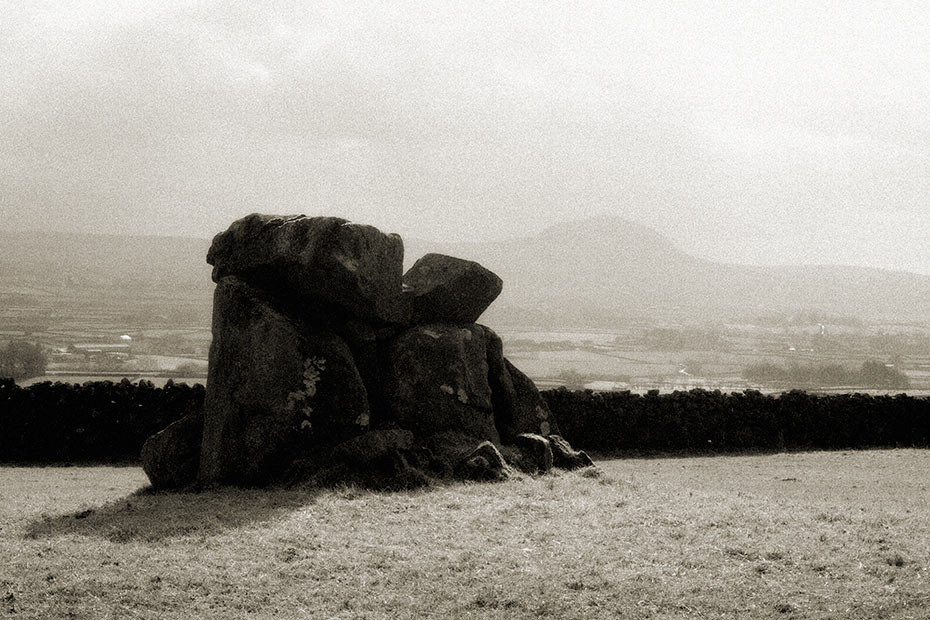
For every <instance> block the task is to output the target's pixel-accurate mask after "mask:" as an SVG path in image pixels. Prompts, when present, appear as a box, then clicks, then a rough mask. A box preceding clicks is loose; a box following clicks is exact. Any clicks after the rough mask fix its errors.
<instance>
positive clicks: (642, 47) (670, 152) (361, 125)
mask: <svg viewBox="0 0 930 620" xmlns="http://www.w3.org/2000/svg"><path fill="white" fill-rule="evenodd" d="M253 211H262V212H271V213H300V212H302V213H307V214H333V215H341V216H343V217H348V218H350V219H354V220H358V221H362V222H366V223H371V224H375V225H377V226H379V227H380V228H382V229H384V230H386V231H393V232H399V233H401V234H403V235H405V236H417V237H424V238H433V239H442V240H480V239H499V238H504V237H509V236H523V235H528V234H532V233H534V232H537V231H539V230H541V229H543V228H546V227H548V226H551V225H553V224H555V223H557V222H559V221H561V220H567V219H579V218H583V217H585V216H587V215H594V214H611V213H612V214H617V215H621V216H624V217H627V218H630V219H632V220H635V221H638V222H642V223H645V224H648V225H651V226H653V227H654V228H656V229H658V230H660V231H662V232H664V233H666V234H667V235H668V236H670V237H671V238H672V239H673V240H675V241H676V242H677V243H678V244H679V245H680V246H682V247H683V248H684V249H686V250H688V251H690V252H692V253H695V254H698V255H701V256H705V257H708V258H712V259H716V260H726V261H730V262H753V263H792V262H814V263H845V264H866V265H872V266H878V267H888V268H897V269H907V270H912V271H920V272H924V273H930V7H928V5H927V3H926V2H925V1H915V2H877V1H866V2H854V1H835V2H780V1H775V0H773V1H771V2H750V1H745V0H744V1H740V2H733V3H726V2H721V1H719V0H717V1H712V2H657V1H654V0H652V1H643V2H620V1H617V0H613V1H606V2H602V3H585V2H577V1H573V2H552V3H536V2H506V3H504V2H478V1H463V2H455V3H452V2H435V1H430V2H416V3H407V2H399V1H389V2H383V3H351V2H345V1H340V2H331V3H327V2H318V1H314V2H299V1H296V0H295V1H293V2H254V1H248V2H194V1H190V2H188V1H172V0H164V1H158V2H152V0H127V1H119V0H94V1H74V2H69V1H67V0H52V1H49V2H30V1H29V0H0V222H2V224H0V225H2V226H4V227H8V228H9V229H11V230H16V229H28V228H38V227H49V228H53V229H59V230H83V231H101V232H109V233H134V234H171V235H185V236H198V237H209V236H212V235H213V234H214V233H216V232H218V231H220V230H222V229H225V228H226V226H227V225H228V224H229V222H230V221H232V220H233V219H235V218H237V217H239V216H241V215H244V214H246V213H250V212H253Z"/></svg>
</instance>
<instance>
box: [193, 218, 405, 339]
mask: <svg viewBox="0 0 930 620" xmlns="http://www.w3.org/2000/svg"><path fill="white" fill-rule="evenodd" d="M403 261H404V244H403V241H402V240H401V238H400V236H399V235H396V234H385V233H382V232H381V231H379V230H378V229H377V228H375V227H373V226H367V225H363V224H354V223H352V222H349V221H348V220H345V219H342V218H338V217H306V216H303V215H294V216H286V217H282V216H273V215H261V214H257V213H253V214H252V215H248V216H246V217H244V218H242V219H239V220H236V221H235V222H233V223H232V225H230V227H229V229H228V230H226V231H225V232H222V233H220V234H218V235H217V236H216V237H214V239H213V245H212V246H211V247H210V251H209V252H208V254H207V262H208V263H209V264H211V265H213V280H214V282H219V281H220V280H221V279H222V278H224V277H226V276H230V275H234V276H238V277H239V278H240V279H242V280H243V281H245V282H247V283H248V284H250V285H252V286H254V287H256V288H258V289H261V290H264V291H268V292H271V293H274V294H276V295H279V296H282V297H285V298H298V299H304V300H306V299H309V300H312V301H315V302H323V303H325V304H332V305H335V306H337V307H338V308H340V309H342V310H344V311H346V312H348V313H350V314H352V315H354V316H357V317H361V318H365V319H375V320H378V321H385V322H395V323H402V324H403V323H407V321H408V320H409V303H410V302H409V300H408V299H407V298H405V297H403V296H402V295H401V291H402V288H403Z"/></svg>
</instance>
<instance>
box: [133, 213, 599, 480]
mask: <svg viewBox="0 0 930 620" xmlns="http://www.w3.org/2000/svg"><path fill="white" fill-rule="evenodd" d="M207 261H208V262H209V263H210V264H212V265H213V267H214V269H213V279H214V281H215V282H216V283H217V286H216V291H215V294H214V306H213V343H212V345H211V348H210V369H209V376H208V379H207V393H206V398H205V402H204V412H203V417H202V419H190V420H188V419H185V420H182V421H181V422H178V423H175V424H174V425H172V426H169V427H168V428H166V429H165V430H164V431H162V432H160V433H158V434H156V435H154V436H152V437H151V438H149V440H148V441H147V442H146V444H145V447H144V448H143V464H144V467H145V471H146V473H147V474H148V475H149V478H150V480H151V482H152V484H153V486H155V487H157V488H177V487H183V486H188V485H190V484H192V483H193V482H195V481H196V482H198V483H199V484H200V485H201V486H210V485H215V484H237V485H263V484H269V483H274V482H280V481H283V480H289V481H299V480H307V479H310V480H327V481H337V480H343V481H351V482H353V483H355V482H360V483H362V484H371V485H373V486H377V487H379V488H402V487H407V486H417V485H420V484H424V483H428V482H429V481H430V480H433V479H437V478H438V479H442V478H449V477H452V478H460V479H469V480H503V479H506V478H508V477H510V476H512V475H515V473H514V472H515V470H514V468H513V467H512V466H516V467H517V468H519V469H520V470H522V471H524V472H528V473H532V474H535V473H545V472H546V471H548V470H549V469H550V468H551V467H552V466H553V464H555V466H557V467H559V466H565V467H577V466H580V465H581V464H588V463H590V459H587V456H586V455H584V453H579V452H575V451H574V450H572V449H571V446H569V445H568V443H567V442H565V441H564V439H561V438H558V440H559V442H560V443H558V445H556V444H555V443H554V441H555V439H547V438H546V436H549V435H552V434H554V433H557V425H556V423H555V420H554V418H553V416H552V414H551V412H550V411H549V409H548V407H547V406H546V404H545V402H544V401H543V400H542V398H541V397H540V395H539V393H538V391H537V390H536V387H535V386H534V385H533V382H532V381H530V380H529V379H528V378H527V377H526V376H525V375H524V374H523V373H521V372H520V371H519V370H517V369H516V368H515V367H514V366H513V365H512V364H511V363H510V362H509V361H507V360H506V359H505V358H504V356H503V347H502V343H501V340H500V338H499V337H498V336H497V335H496V334H495V333H494V332H493V331H492V330H490V329H488V328H487V327H483V326H481V325H477V324H475V323H474V321H475V320H476V319H477V318H478V316H479V315H480V314H481V313H482V312H483V311H484V310H485V309H486V308H487V306H488V305H489V304H490V303H491V302H492V301H493V300H494V299H495V298H496V297H497V295H498V294H499V293H500V291H501V287H502V283H501V281H500V278H498V277H497V276H496V275H495V274H493V273H491V272H490V271H488V270H487V269H485V268H484V267H482V266H481V265H478V264H477V263H474V262H471V261H464V260H461V259H457V258H453V257H450V256H443V255H439V254H429V255H427V256H424V257H423V258H422V259H420V260H419V261H417V263H416V264H415V265H414V266H413V267H412V268H411V269H410V271H408V272H407V274H406V275H402V261H403V243H402V241H401V239H400V237H399V236H397V235H386V234H384V233H381V232H380V231H378V230H377V229H375V228H373V227H371V226H363V225H358V224H353V223H351V222H348V221H346V220H344V219H341V218H335V217H305V216H287V217H280V216H270V215H258V214H253V215H250V216H247V217H245V218H242V219H241V220H238V221H236V222H234V223H233V224H232V225H231V226H230V227H229V229H228V230H227V231H225V232H223V233H221V234H219V235H217V236H216V238H215V239H214V241H213V246H212V247H211V248H210V252H209V254H208V256H207ZM563 444H564V445H563ZM585 459H587V460H585ZM508 461H509V462H508ZM560 464H561V465H560Z"/></svg>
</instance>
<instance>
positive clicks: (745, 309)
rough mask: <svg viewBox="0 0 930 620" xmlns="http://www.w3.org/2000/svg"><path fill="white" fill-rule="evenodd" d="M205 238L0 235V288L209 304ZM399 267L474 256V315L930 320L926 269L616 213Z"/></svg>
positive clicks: (427, 246)
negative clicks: (794, 259)
mask: <svg viewBox="0 0 930 620" xmlns="http://www.w3.org/2000/svg"><path fill="white" fill-rule="evenodd" d="M210 243H211V241H210V240H209V239H203V238H196V237H177V236H172V237H152V236H129V235H125V236H123V235H103V234H94V233H90V234H85V233H62V232H51V231H36V232H9V231H3V232H0V244H2V246H3V247H4V252H3V255H2V256H0V284H3V283H4V282H5V283H7V284H10V283H11V282H13V283H18V284H20V285H22V284H30V285H35V284H37V283H45V284H47V285H50V286H54V285H55V283H56V282H58V283H61V282H62V281H63V280H64V281H66V282H67V283H68V285H70V286H75V287H80V286H92V287H103V288H106V287H108V286H109V287H116V286H122V287H127V286H129V287H136V288H138V289H140V290H141V289H144V290H146V291H148V292H149V293H153V294H157V292H158V290H160V289H165V290H170V291H171V292H173V293H176V292H177V291H178V290H184V291H189V293H190V295H191V296H192V297H193V298H197V299H200V298H202V299H203V303H204V304H210V303H211V297H210V295H211V293H212V288H213V285H212V281H211V280H210V267H209V265H207V263H206V253H207V249H208V248H209V246H210ZM404 244H405V249H406V251H405V267H409V266H410V265H411V264H412V263H413V262H414V261H415V260H416V259H417V258H419V257H420V256H422V255H423V254H426V253H427V252H440V253H444V254H451V255H453V256H458V257H460V258H465V259H469V260H475V261H477V262H479V263H481V264H483V265H484V266H485V267H487V268H488V269H491V270H492V271H494V272H495V273H497V274H498V275H499V276H501V278H502V279H503V280H504V291H503V293H502V294H501V296H500V297H499V298H498V300H497V301H496V302H495V303H494V304H492V305H491V307H490V308H489V310H488V311H487V313H486V314H485V315H484V317H482V320H483V321H485V322H488V323H490V324H491V325H492V326H494V325H542V326H564V327H570V326H579V325H587V326H607V325H608V324H611V323H622V322H623V321H625V320H629V319H635V318H648V317H653V318H661V319H665V320H669V321H691V320H694V321H698V320H706V321H723V320H730V319H734V318H737V317H746V316H753V315H773V314H785V313H794V312H798V311H807V310H816V311H819V312H823V313H827V314H833V315H840V316H858V317H861V318H864V319H868V320H872V321H876V320H881V321H914V320H925V319H926V318H927V317H930V276H926V275H922V274H915V273H911V272H904V271H891V270H885V269H878V268H872V267H851V266H841V265H811V266H808V265H784V266H775V267H772V266H760V265H738V264H729V263H716V262H713V261H710V260H707V259H703V258H699V257H695V256H693V255H691V254H688V253H687V252H685V251H683V250H681V249H680V248H678V246H676V245H675V244H674V243H673V242H672V241H671V240H669V239H668V238H667V237H665V236H663V235H661V234H660V233H658V232H657V231H655V230H653V229H651V228H649V227H647V226H643V225H641V224H636V223H633V222H630V221H628V220H625V219H623V218H619V217H610V216H607V217H604V216H602V217H598V218H593V219H588V220H574V221H569V222H563V223H561V224H556V225H553V226H550V227H548V228H546V229H544V230H543V231H541V232H539V233H537V234H535V235H531V236H526V237H520V238H514V239H507V240H503V241H486V242H477V243H476V242H458V243H456V242H451V243H449V242H446V243H443V242H435V241H429V240H423V239H418V238H415V237H410V238H405V239H404Z"/></svg>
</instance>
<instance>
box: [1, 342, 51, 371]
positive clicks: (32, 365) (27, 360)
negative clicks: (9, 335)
mask: <svg viewBox="0 0 930 620" xmlns="http://www.w3.org/2000/svg"><path fill="white" fill-rule="evenodd" d="M47 365H48V355H46V353H45V351H44V350H43V349H42V347H41V346H40V345H38V344H31V343H29V342H26V341H25V340H13V341H11V342H10V343H8V344H7V345H6V346H5V347H3V348H0V377H12V378H13V379H29V378H30V377H38V376H39V375H41V374H44V373H45V367H46V366H47Z"/></svg>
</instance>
